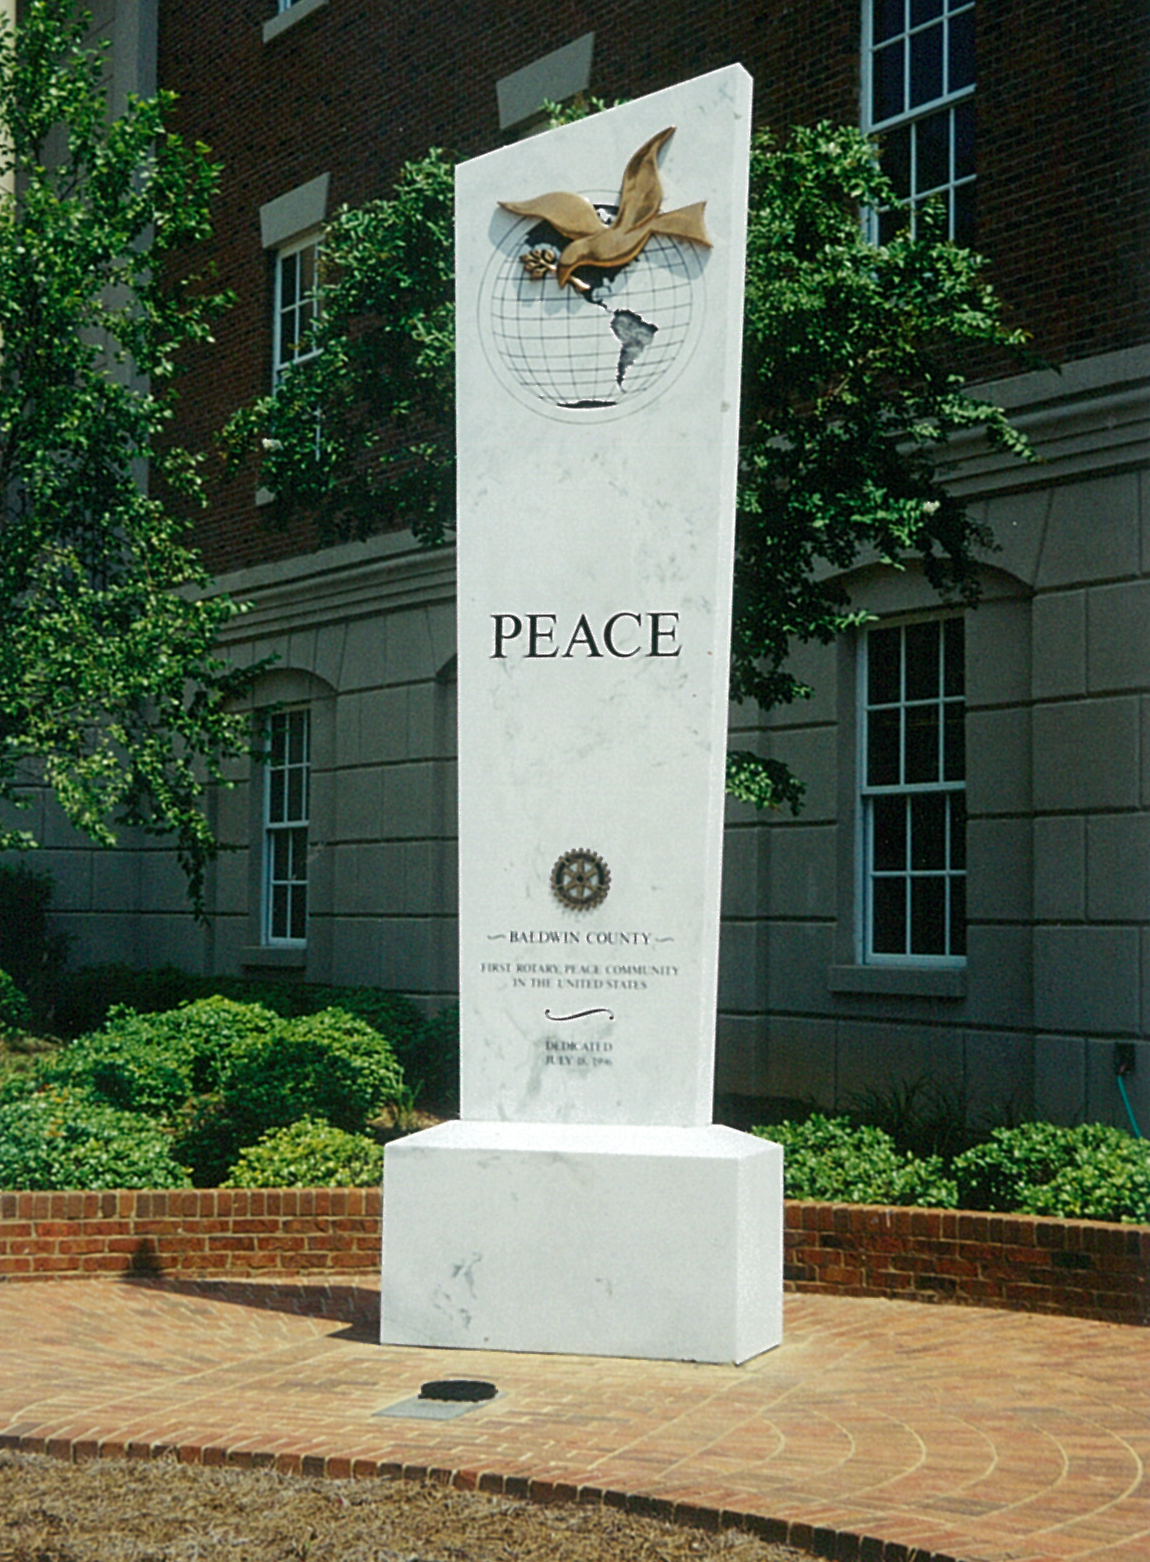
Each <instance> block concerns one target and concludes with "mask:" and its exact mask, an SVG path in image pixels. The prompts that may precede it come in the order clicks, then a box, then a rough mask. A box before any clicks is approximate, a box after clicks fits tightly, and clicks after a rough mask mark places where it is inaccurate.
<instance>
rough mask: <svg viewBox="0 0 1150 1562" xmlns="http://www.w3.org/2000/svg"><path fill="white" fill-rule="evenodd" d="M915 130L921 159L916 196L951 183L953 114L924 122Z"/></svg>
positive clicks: (934, 116)
mask: <svg viewBox="0 0 1150 1562" xmlns="http://www.w3.org/2000/svg"><path fill="white" fill-rule="evenodd" d="M915 129H916V131H917V134H918V148H917V151H918V158H917V162H916V165H915V180H914V188H915V194H916V195H921V194H923V193H924V192H926V191H929V190H937V189H939V188H940V187H942V186H944V185H947V184H949V183H950V111H949V110H944V111H943V112H942V113H941V114H930V115H928V116H927V118H926V119H920V120H919V122H918V124H917V126H916V127H915Z"/></svg>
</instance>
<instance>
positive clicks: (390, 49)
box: [159, 0, 858, 574]
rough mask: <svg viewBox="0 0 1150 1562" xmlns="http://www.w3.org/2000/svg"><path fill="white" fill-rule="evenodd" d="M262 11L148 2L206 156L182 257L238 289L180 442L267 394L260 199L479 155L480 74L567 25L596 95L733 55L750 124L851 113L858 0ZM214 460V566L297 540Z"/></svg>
mask: <svg viewBox="0 0 1150 1562" xmlns="http://www.w3.org/2000/svg"><path fill="white" fill-rule="evenodd" d="M274 11H275V7H274V0H197V3H194V4H187V3H181V4H176V3H175V0H161V5H160V58H159V79H160V81H161V83H162V84H163V85H164V86H166V87H170V88H173V89H174V90H175V91H176V92H177V93H178V94H179V98H180V102H179V107H178V110H177V113H176V118H175V122H174V123H175V127H176V128H177V129H179V130H180V131H181V133H183V134H184V135H185V137H187V138H189V139H191V138H195V139H199V140H202V141H206V142H207V143H208V144H209V146H210V147H211V148H212V152H213V156H214V158H215V159H216V160H217V161H219V162H221V163H222V164H223V166H224V171H223V175H222V180H221V184H220V190H219V196H218V199H217V202H216V206H215V212H214V222H215V236H214V238H213V240H212V241H211V243H210V245H207V246H204V247H203V248H202V250H201V252H200V253H199V254H198V255H193V256H192V257H191V260H190V264H191V269H193V270H197V271H198V270H202V269H203V268H204V267H205V266H206V265H207V263H208V262H209V261H211V262H214V264H215V267H216V272H217V275H216V283H217V285H219V286H222V287H227V288H230V289H232V290H233V291H234V292H235V294H236V295H237V303H236V306H235V307H234V308H233V309H232V310H230V311H229V313H228V314H227V315H226V316H225V317H224V318H223V319H222V320H221V321H220V323H219V327H218V330H217V333H216V334H217V345H216V346H214V347H208V348H204V349H202V350H199V351H197V352H196V353H195V354H194V355H192V357H191V358H190V359H189V364H188V372H187V374H186V375H185V376H184V377H183V379H182V382H181V398H182V402H181V412H180V418H179V427H178V430H177V432H178V435H179V438H180V439H181V440H182V441H183V442H184V443H185V444H187V445H188V446H189V447H190V448H192V449H205V448H207V447H208V446H209V445H210V444H211V442H212V438H213V433H214V431H215V430H217V429H219V428H220V427H221V425H222V424H223V423H224V421H225V419H226V418H227V416H228V414H229V413H230V412H232V411H233V410H234V409H235V408H236V407H237V406H239V405H242V404H243V403H245V402H247V401H250V400H251V399H252V398H254V397H255V396H257V395H261V394H263V393H264V392H265V391H267V390H268V389H269V388H270V383H271V359H270V353H271V343H270V332H269V326H268V322H269V319H270V311H271V294H272V277H271V270H270V264H269V261H268V258H267V256H266V255H265V254H264V252H263V250H262V248H261V244H260V234H259V208H260V206H261V205H262V204H263V203H264V202H266V201H269V200H272V199H274V198H275V197H276V196H279V195H282V194H283V193H285V192H286V191H287V190H290V189H293V188H295V187H296V186H297V185H300V184H303V183H305V182H306V181H307V180H309V179H312V178H314V177H315V176H316V175H318V174H322V173H327V172H329V173H330V174H331V176H332V183H331V194H330V209H331V210H332V211H334V210H335V209H336V208H337V207H338V206H340V205H342V204H344V203H347V204H351V205H357V204H360V203H362V202H364V201H366V200H369V199H371V198H374V197H377V196H382V195H385V194H386V193H387V192H388V191H389V190H390V188H391V185H392V183H393V181H394V179H395V176H396V174H397V173H398V171H399V169H400V167H401V165H402V164H403V162H404V161H405V160H407V159H409V158H416V157H419V156H421V155H422V154H423V153H424V152H425V151H426V150H427V148H428V147H429V146H432V145H435V146H445V147H447V148H449V149H450V150H451V151H453V152H454V153H456V154H457V155H459V156H461V157H470V156H473V155H475V154H477V153H479V152H484V151H489V150H490V149H491V148H492V147H495V146H498V145H499V144H500V139H501V136H500V130H499V124H498V113H497V104H496V93H495V84H496V82H497V81H498V79H499V78H500V77H502V76H504V75H507V74H508V73H510V72H512V71H515V70H518V69H519V68H520V67H522V66H524V65H528V64H530V63H531V62H532V61H534V60H536V59H538V58H539V57H540V56H541V55H544V54H546V53H548V52H549V51H550V50H552V49H556V48H559V47H561V46H562V45H564V44H567V43H570V42H571V41H572V40H573V39H575V38H578V37H580V36H581V35H582V34H583V33H585V32H588V31H591V30H594V32H595V53H594V63H593V70H592V82H591V90H592V92H593V93H594V94H595V95H597V96H600V97H602V98H604V99H605V100H606V101H608V102H611V101H614V100H615V99H616V98H618V97H636V96H639V95H641V94H642V93H645V92H649V91H653V90H656V89H658V88H660V87H665V86H669V85H671V84H672V83H674V82H677V81H681V80H682V79H683V78H684V77H686V76H689V75H692V74H695V73H696V72H701V71H706V70H712V69H716V68H718V67H719V66H722V65H727V64H730V63H731V62H732V61H736V60H737V61H741V62H742V63H743V64H744V65H745V66H746V67H747V69H748V70H749V71H750V72H751V74H752V75H753V76H754V78H755V82H756V89H757V102H758V110H757V112H758V115H759V117H760V119H767V118H769V119H771V120H772V121H773V122H775V123H777V124H779V125H780V126H783V125H787V124H789V123H792V122H794V121H796V120H807V121H810V120H814V119H818V118H822V117H829V118H833V119H836V120H843V119H846V120H849V121H854V120H856V119H857V117H858V55H857V30H858V9H857V3H856V0H791V3H788V4H786V5H777V4H771V5H766V4H750V5H748V4H747V3H746V0H663V3H661V4H660V5H659V7H658V8H657V9H656V11H655V12H652V9H651V7H650V6H649V5H647V4H644V3H640V0H611V3H610V4H607V3H605V0H554V3H552V4H549V5H546V6H540V5H538V4H537V3H536V0H505V3H503V4H500V5H499V6H471V7H464V6H445V5H428V4H426V3H423V0H419V3H415V0H394V3H391V4H388V5H371V6H367V5H362V4H356V3H354V0H330V3H329V4H328V5H326V6H324V7H322V8H321V9H320V10H318V11H316V12H314V13H313V14H312V15H311V16H309V17H307V18H305V19H304V20H303V21H301V22H299V23H297V24H296V25H295V26H293V27H290V28H289V29H288V30H287V31H286V32H284V33H282V34H281V35H280V36H279V37H278V38H275V39H273V40H272V41H271V42H270V43H267V44H265V43H264V42H263V39H262V23H263V22H264V21H265V20H267V19H268V18H270V17H271V16H272V15H274ZM212 471H213V474H214V476H213V481H212V502H211V507H210V509H209V510H208V512H207V513H206V514H204V515H203V516H197V518H196V527H197V534H198V538H199V544H200V547H201V549H202V550H203V553H204V556H205V560H206V562H207V564H208V567H209V569H211V570H212V571H213V572H214V573H216V574H219V573H222V572H224V571H226V570H228V569H233V568H239V567H242V566H246V565H249V564H252V563H255V562H258V561H260V560H266V559H275V558H284V557H288V556H291V555H293V554H297V553H300V552H301V551H306V549H308V548H309V547H312V546H314V545H315V538H314V536H313V535H312V534H311V532H310V530H309V528H308V527H306V526H304V525H299V526H296V527H295V528H294V529H292V530H291V531H288V532H273V531H271V530H269V529H268V527H267V525H266V524H265V521H266V513H265V514H263V515H261V513H260V512H258V511H257V509H256V507H255V504H254V488H255V484H254V482H253V481H252V479H251V478H250V476H246V475H245V476H243V477H239V478H236V479H234V480H232V481H230V482H225V481H223V480H222V478H221V477H220V472H219V467H218V464H217V465H215V466H213V468H212Z"/></svg>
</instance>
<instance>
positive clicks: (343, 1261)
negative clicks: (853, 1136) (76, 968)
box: [0, 1188, 1150, 1325]
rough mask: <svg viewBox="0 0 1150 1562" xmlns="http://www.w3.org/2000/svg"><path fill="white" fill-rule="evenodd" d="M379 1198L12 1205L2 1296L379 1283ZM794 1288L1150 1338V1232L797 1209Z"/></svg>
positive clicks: (118, 1197) (320, 1195) (115, 1198)
mask: <svg viewBox="0 0 1150 1562" xmlns="http://www.w3.org/2000/svg"><path fill="white" fill-rule="evenodd" d="M380 1219H381V1196H380V1191H379V1189H378V1188H269V1189H257V1188H252V1189H226V1188H196V1189H183V1190H180V1191H178V1192H166V1193H158V1192H136V1191H127V1192H124V1191H117V1192H105V1193H0V1283H3V1282H4V1281H9V1280H12V1281H15V1280H44V1279H49V1278H52V1277H55V1278H59V1279H73V1280H74V1279H83V1278H85V1277H90V1276H92V1275H124V1276H133V1275H136V1276H141V1277H147V1276H158V1275H171V1276H173V1277H174V1276H182V1277H185V1278H190V1277H192V1276H195V1277H197V1278H207V1279H232V1280H247V1279H262V1280H281V1279H284V1278H285V1277H288V1276H299V1275H306V1276H309V1277H311V1278H314V1279H316V1280H319V1279H326V1280H333V1281H340V1280H350V1279H352V1278H353V1277H355V1278H358V1279H363V1278H365V1277H367V1276H370V1275H374V1273H375V1270H376V1265H377V1263H378V1261H379V1242H380ZM785 1221H786V1226H785V1257H786V1289H787V1290H788V1291H792V1292H793V1291H801V1292H815V1293H822V1294H826V1295H840V1296H872V1297H887V1298H891V1299H894V1300H904V1301H917V1302H950V1303H953V1304H956V1305H959V1306H971V1307H993V1308H1002V1309H1006V1310H1008V1311H1012V1312H1042V1313H1056V1314H1061V1315H1063V1316H1066V1317H1075V1318H1096V1319H1101V1320H1103V1321H1106V1322H1110V1323H1125V1324H1140V1325H1146V1324H1150V1225H1147V1226H1132V1225H1129V1226H1128V1225H1112V1224H1108V1223H1105V1222H1102V1221H1086V1220H1053V1219H1047V1218H1044V1217H1041V1216H1036V1215H989V1214H979V1213H976V1212H971V1211H966V1210H931V1209H900V1208H890V1207H887V1206H882V1205H874V1204H822V1203H816V1202H813V1201H811V1202H806V1201H802V1200H798V1199H788V1200H787V1201H786V1206H785Z"/></svg>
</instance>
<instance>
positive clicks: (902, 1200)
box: [753, 1112, 957, 1209]
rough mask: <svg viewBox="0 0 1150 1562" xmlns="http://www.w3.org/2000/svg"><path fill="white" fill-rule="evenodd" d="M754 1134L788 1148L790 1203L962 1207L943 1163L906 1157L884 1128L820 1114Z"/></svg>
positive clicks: (785, 1173) (786, 1172)
mask: <svg viewBox="0 0 1150 1562" xmlns="http://www.w3.org/2000/svg"><path fill="white" fill-rule="evenodd" d="M753 1132H754V1133H756V1134H758V1135H759V1136H760V1137H761V1138H764V1139H773V1140H774V1141H775V1143H776V1144H781V1145H782V1147H783V1177H784V1188H785V1192H786V1196H787V1198H789V1199H834V1200H839V1201H840V1202H842V1203H846V1204H930V1205H934V1206H935V1207H936V1208H943V1209H953V1208H954V1206H955V1203H956V1201H957V1190H956V1188H955V1185H954V1182H953V1181H952V1180H950V1179H949V1178H947V1177H946V1176H945V1175H944V1173H943V1163H942V1159H941V1157H939V1156H937V1155H932V1156H928V1157H926V1158H923V1159H920V1158H919V1157H917V1156H914V1155H908V1154H904V1153H902V1152H901V1151H899V1150H897V1149H896V1148H895V1144H894V1140H893V1139H892V1138H891V1136H890V1135H889V1134H888V1133H885V1132H884V1131H883V1129H881V1128H868V1127H860V1126H858V1125H857V1124H854V1123H852V1122H851V1121H850V1120H849V1119H848V1118H845V1117H825V1116H823V1114H822V1113H820V1112H815V1113H812V1115H811V1116H810V1117H809V1118H807V1120H806V1121H805V1122H801V1123H799V1122H790V1121H788V1122H783V1123H775V1124H773V1125H772V1126H770V1127H761V1128H756V1129H754V1130H753Z"/></svg>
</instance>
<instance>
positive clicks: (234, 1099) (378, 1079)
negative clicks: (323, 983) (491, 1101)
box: [0, 997, 407, 1188]
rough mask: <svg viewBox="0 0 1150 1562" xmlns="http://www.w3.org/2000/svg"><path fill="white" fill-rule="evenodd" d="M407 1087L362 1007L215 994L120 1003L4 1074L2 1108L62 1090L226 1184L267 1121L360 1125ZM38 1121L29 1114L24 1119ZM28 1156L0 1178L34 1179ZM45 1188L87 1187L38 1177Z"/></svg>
mask: <svg viewBox="0 0 1150 1562" xmlns="http://www.w3.org/2000/svg"><path fill="white" fill-rule="evenodd" d="M406 1095H407V1092H406V1090H405V1087H404V1081H403V1070H402V1068H401V1066H400V1064H399V1062H398V1060H397V1058H396V1056H395V1052H394V1050H393V1048H392V1046H391V1044H390V1042H389V1041H388V1039H387V1037H385V1036H382V1035H380V1034H379V1032H378V1031H376V1030H373V1029H372V1027H371V1026H370V1025H368V1024H367V1023H366V1022H365V1021H364V1020H362V1019H359V1018H358V1017H357V1016H355V1015H353V1014H348V1013H346V1012H345V1011H344V1010H342V1009H325V1010H323V1011H322V1012H320V1013H318V1014H301V1015H298V1016H296V1017H294V1018H290V1019H285V1018H283V1017H281V1016H280V1015H278V1014H276V1013H273V1011H272V1010H271V1009H268V1008H264V1007H263V1006H262V1005H260V1004H243V1003H237V1002H235V1001H234V1000H232V999H230V998H222V997H212V998H203V999H200V1000H198V1001H196V1002H193V1003H188V1004H183V1005H181V1007H180V1008H178V1009H173V1010H171V1011H169V1012H168V1013H165V1014H137V1013H135V1012H134V1011H132V1010H126V1009H119V1010H116V1011H115V1012H114V1013H113V1014H112V1016H111V1018H110V1019H109V1021H108V1023H107V1024H106V1025H105V1027H104V1028H103V1030H100V1031H96V1032H94V1033H93V1034H91V1035H88V1036H81V1037H79V1038H78V1039H77V1040H76V1041H74V1042H72V1043H71V1044H70V1045H68V1046H66V1047H63V1048H61V1049H60V1050H59V1051H58V1052H55V1053H52V1054H49V1055H47V1056H43V1057H39V1058H36V1059H34V1060H33V1061H32V1063H31V1066H30V1067H29V1068H28V1069H27V1070H26V1071H25V1072H23V1073H21V1074H10V1075H8V1076H7V1077H5V1079H4V1080H3V1081H2V1082H0V1105H7V1106H11V1107H12V1108H13V1109H17V1108H21V1107H23V1106H26V1105H27V1103H29V1102H37V1101H40V1100H43V1099H50V1098H59V1099H64V1100H67V1101H68V1102H70V1103H71V1104H72V1105H75V1104H76V1103H88V1104H89V1105H90V1106H91V1107H92V1108H93V1109H95V1108H99V1109H101V1110H107V1111H113V1112H116V1113H120V1114H126V1115H127V1116H129V1117H132V1118H134V1119H135V1120H136V1121H137V1122H138V1123H141V1124H145V1125H148V1128H149V1131H151V1130H154V1132H155V1133H156V1134H159V1135H160V1137H161V1138H162V1140H163V1142H164V1143H165V1144H166V1145H167V1146H168V1147H169V1150H170V1154H171V1157H172V1160H173V1164H178V1165H179V1166H181V1167H183V1166H187V1167H190V1168H191V1175H192V1179H193V1181H194V1182H195V1184H196V1185H197V1186H199V1187H214V1186H216V1185H218V1184H219V1183H220V1182H222V1181H223V1179H224V1178H225V1177H226V1176H227V1175H228V1173H229V1171H230V1169H231V1167H232V1166H233V1165H234V1163H235V1162H236V1160H237V1158H238V1156H239V1155H240V1152H241V1151H242V1150H244V1149H245V1148H247V1147H248V1146H251V1145H254V1144H256V1143H257V1141H258V1140H259V1139H260V1138H261V1137H262V1136H263V1135H264V1134H265V1133H266V1132H267V1131H268V1130H269V1129H271V1128H282V1127H286V1126H287V1125H288V1124H290V1123H293V1122H295V1121H296V1120H298V1119H300V1118H304V1117H307V1118H313V1119H323V1120H325V1121H327V1122H329V1123H330V1124H332V1125H333V1126H334V1127H336V1128H340V1129H344V1130H346V1131H348V1132H355V1133H359V1132H362V1131H363V1130H364V1128H365V1126H366V1124H367V1121H368V1119H369V1118H370V1117H372V1116H373V1115H375V1114H377V1113H378V1112H380V1111H381V1110H382V1109H383V1108H385V1107H387V1106H391V1105H398V1104H401V1103H402V1102H403V1101H404V1100H405V1098H406ZM36 1120H37V1119H36V1118H35V1113H34V1112H33V1115H32V1117H30V1118H29V1119H28V1121H29V1122H30V1123H31V1122H35V1121H36ZM109 1121H111V1120H110V1119H109ZM141 1132H143V1129H141ZM122 1140H123V1135H122V1134H120V1135H118V1137H117V1142H122ZM129 1161H130V1157H129ZM132 1164H134V1163H132ZM23 1165H24V1162H23V1161H19V1162H13V1163H12V1165H11V1166H10V1167H9V1168H8V1170H7V1171H4V1172H0V1187H9V1188H11V1187H16V1186H30V1185H31V1184H26V1183H25V1184H21V1183H18V1182H13V1181H11V1180H10V1179H11V1178H12V1177H14V1176H18V1175H23V1172H22V1170H20V1168H22V1167H23ZM36 1175H37V1176H40V1177H45V1176H49V1175H51V1173H50V1171H49V1170H43V1171H39V1172H37V1173H36ZM61 1175H63V1172H61ZM132 1175H134V1172H133V1173H132ZM49 1185H51V1186H57V1187H67V1186H81V1187H86V1186H91V1185H92V1184H90V1183H79V1184H77V1183H71V1184H69V1183H67V1182H63V1183H61V1182H57V1183H53V1184H46V1183H44V1182H43V1181H41V1182H38V1183H36V1184H35V1186H49ZM105 1185H106V1184H105ZM120 1185H121V1186H140V1185H141V1184H138V1183H134V1182H133V1183H129V1182H123V1183H121V1184H120ZM171 1185H172V1184H171V1183H170V1182H169V1181H165V1182H163V1183H159V1184H157V1186H164V1187H167V1186H171Z"/></svg>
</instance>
